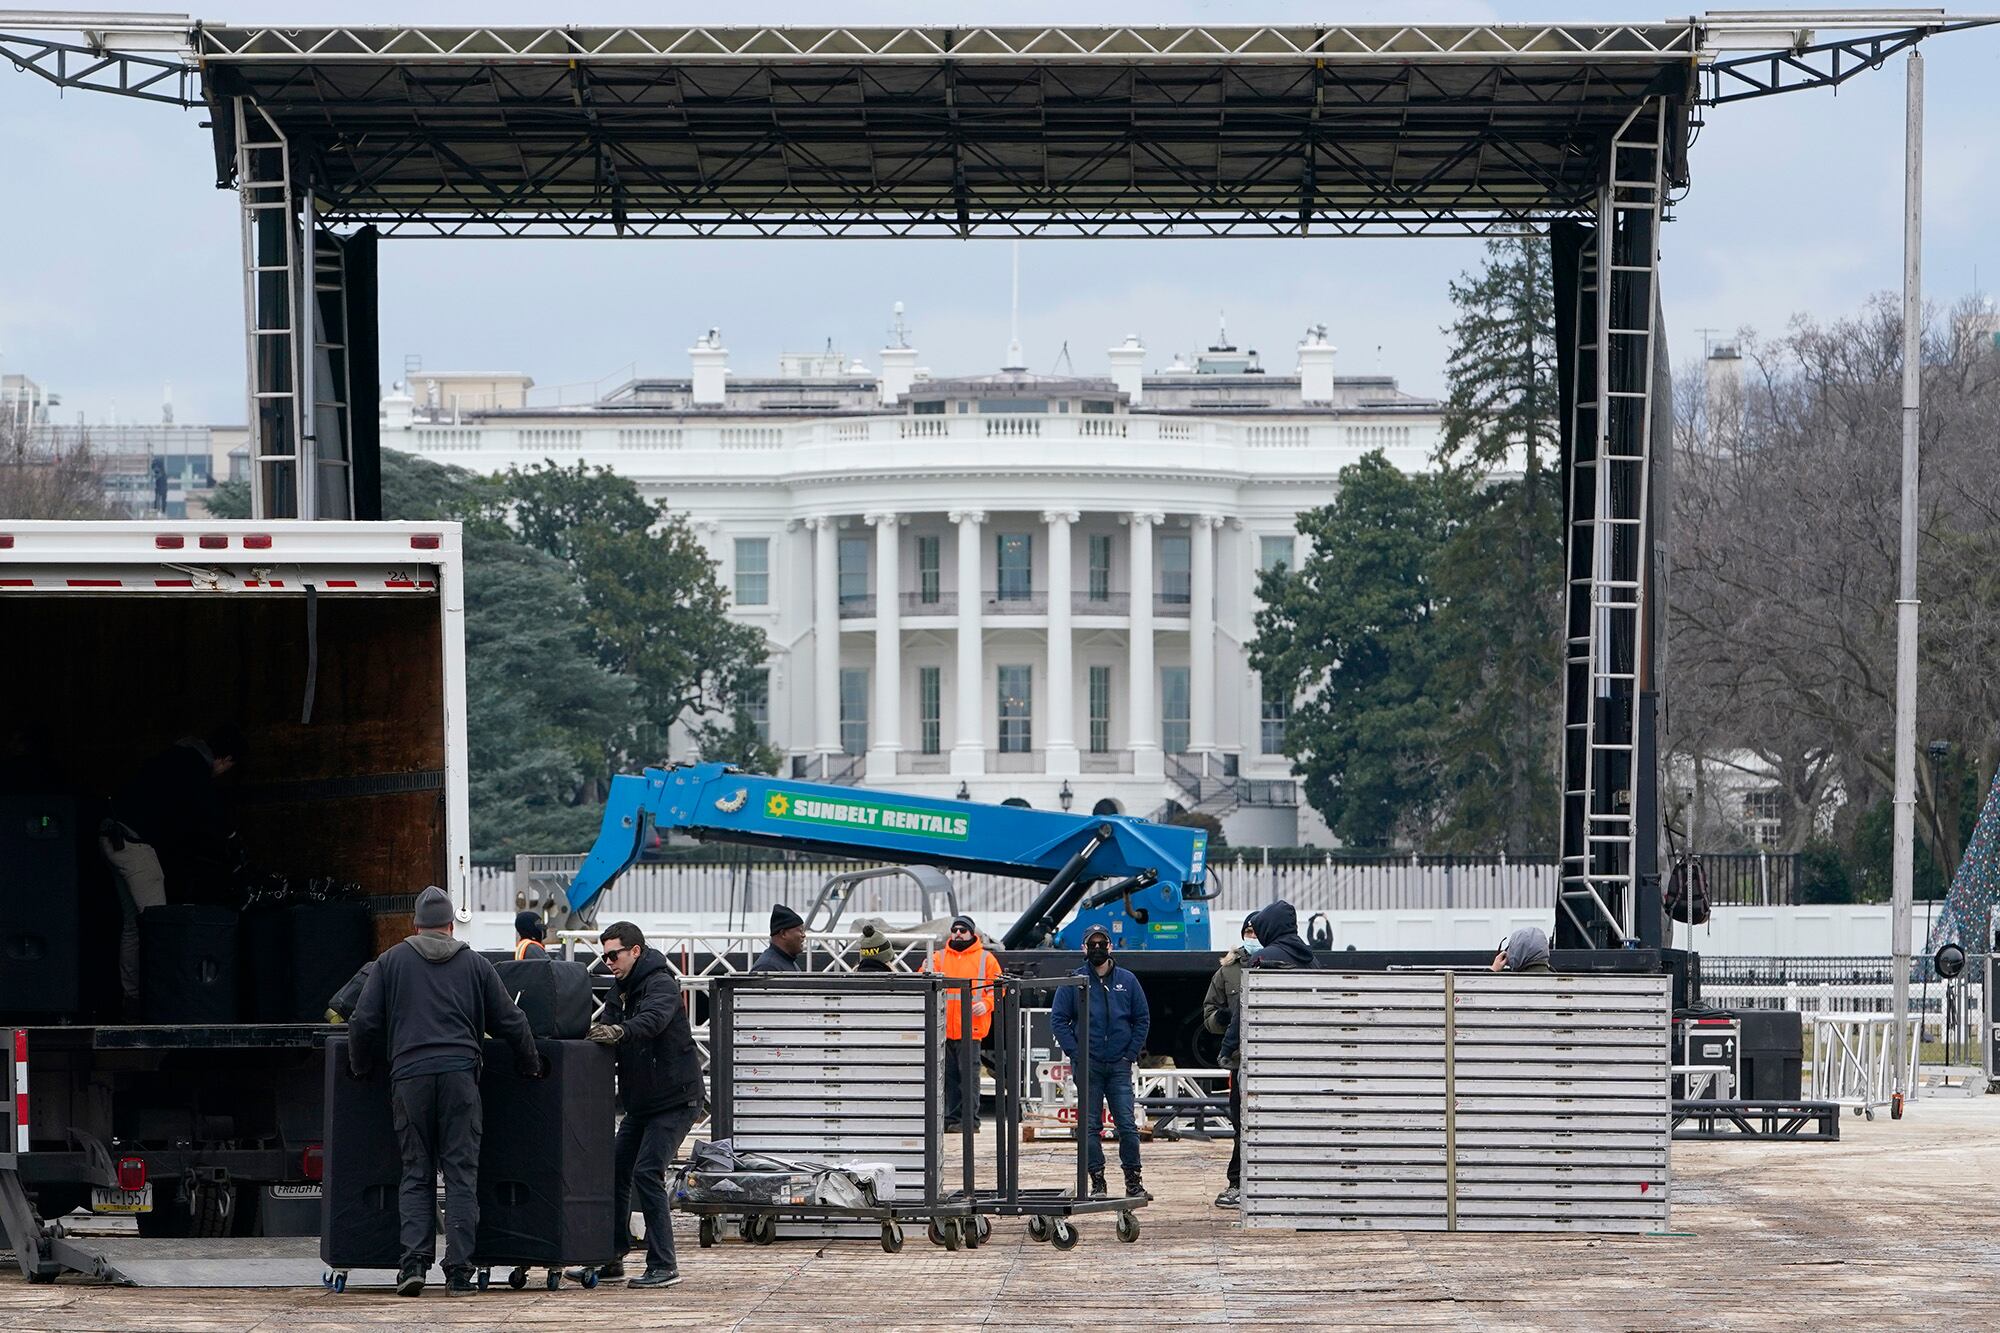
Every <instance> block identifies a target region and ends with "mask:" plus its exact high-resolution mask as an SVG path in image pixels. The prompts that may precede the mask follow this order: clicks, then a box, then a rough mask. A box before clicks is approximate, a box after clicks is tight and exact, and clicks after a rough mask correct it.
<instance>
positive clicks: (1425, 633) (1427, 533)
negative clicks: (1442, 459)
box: [1250, 451, 1465, 847]
mask: <svg viewBox="0 0 2000 1333" xmlns="http://www.w3.org/2000/svg"><path fill="white" fill-rule="evenodd" d="M1464 488H1465V483H1464V481H1463V479H1462V478H1461V477H1459V476H1458V475H1457V474H1456V473H1451V472H1447V473H1443V474H1429V475H1422V476H1405V475H1404V474H1403V473H1401V472H1399V471H1397V470H1396V468H1395V466H1394V465H1393V464H1391V463H1390V462H1389V460H1388V459H1387V458H1386V457H1384V456H1383V455H1382V454H1381V453H1380V452H1379V451H1378V452H1376V453H1371V454H1369V455H1367V456H1366V457H1364V458H1362V459H1361V460H1360V461H1359V462H1357V463H1354V464H1351V465H1350V466H1348V467H1345V468H1343V469H1341V473H1340V495H1339V498H1338V499H1336V500H1335V501H1334V502H1333V503H1332V504H1330V505H1326V506H1323V507H1322V508H1319V509H1315V510H1309V511H1307V512H1306V513H1303V514H1301V515H1299V529H1300V531H1302V532H1303V533H1304V534H1305V535H1306V536H1307V537H1308V538H1309V539H1310V540H1311V543H1312V549H1311V551H1310V553H1309V554H1308V555H1307V556H1306V558H1305V560H1304V562H1303V563H1302V564H1301V565H1300V567H1299V568H1298V569H1297V570H1296V571H1294V570H1289V569H1286V568H1283V567H1280V568H1277V569H1273V570H1271V571H1269V572H1267V573H1265V574H1264V575H1263V576H1262V578H1261V580H1260V583H1259V593H1260V595H1261V596H1262V598H1263V602H1264V605H1263V607H1262V609H1261V610H1259V611H1258V613H1257V637H1256V639H1255V640H1253V641H1252V643H1251V645H1250V662H1251V665H1252V666H1253V667H1254V668H1255V669H1256V670H1257V671H1258V672H1259V673H1260V674H1261V675H1262V676H1263V677H1264V679H1266V680H1282V681H1294V682H1297V689H1298V696H1299V700H1300V702H1299V703H1298V705H1297V706H1296V707H1295V708H1294V710H1293V712H1292V716H1291V719H1290V721H1289V723H1288V725H1287V726H1286V728H1285V752H1286V754H1288V755H1289V756H1291V758H1292V760H1293V764H1294V769H1295V771H1296V772H1297V773H1298V774H1299V775H1300V777H1301V779H1302V782H1303V787H1304V791H1305V796H1306V799H1307V800H1308V801H1309V802H1311V804H1312V806H1313V808H1314V809H1316V810H1318V811H1319V812H1320V814H1321V815H1322V816H1323V817H1324V818H1325V820H1326V822H1327V824H1328V826H1329V827H1330V828H1331V829H1332V830H1333V832H1334V833H1335V834H1336V835H1337V836H1338V837H1339V838H1340V839H1341V840H1342V841H1343V842H1346V843H1348V844H1350V845H1353V846H1363V847H1373V846H1383V845H1386V844H1389V843H1391V842H1393V841H1396V840H1400V839H1410V838H1416V837H1421V836H1423V835H1424V834H1425V833H1427V832H1428V831H1429V829H1430V828H1431V827H1432V826H1433V824H1434V822H1435V819H1436V815H1437V803H1438V798H1439V785H1438V779H1437V765H1436V763H1435V761H1434V757H1433V756H1432V754H1431V753H1430V750H1429V742H1430V740H1431V738H1432V737H1433V736H1434V734H1435V730H1436V728H1437V725H1438V722H1439V720H1440V718H1441V717H1442V715H1443V710H1444V707H1445V704H1444V703H1443V701H1442V700H1441V697H1440V695H1439V693H1438V692H1437V689H1436V677H1437V673H1438V665H1439V664H1438V637H1437V635H1436V633H1435V629H1436V619H1437V615H1438V611H1439V603H1438V598H1437V593H1436V589H1435V586H1434V581H1433V571H1434V567H1435V564H1436V561H1437V555H1438V552H1439V551H1440V550H1441V549H1442V547H1443V546H1444V544H1445V542H1446V541H1447V540H1449V538H1450V536H1451V529H1452V521H1453V520H1452V516H1453V514H1454V512H1455V511H1456V510H1457V509H1458V508H1459V507H1460V506H1461V505H1462V504H1463V501H1464Z"/></svg>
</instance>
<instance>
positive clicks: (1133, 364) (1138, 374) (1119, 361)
mask: <svg viewBox="0 0 2000 1333" xmlns="http://www.w3.org/2000/svg"><path fill="white" fill-rule="evenodd" d="M1109 355H1110V357H1111V382H1112V383H1113V384H1115V385H1117V386H1118V388H1119V391H1120V392H1122V393H1123V394H1124V395H1125V396H1126V397H1127V398H1128V399H1130V400H1131V402H1132V405H1133V406H1134V407H1137V406H1138V404H1139V397H1140V395H1141V394H1142V393H1144V392H1145V387H1146V345H1145V344H1144V343H1142V342H1140V341H1139V335H1138V334H1136V333H1128V334H1126V335H1125V341H1124V342H1123V343H1122V344H1121V345H1119V346H1117V347H1114V348H1112V349H1111V351H1110V353H1109Z"/></svg>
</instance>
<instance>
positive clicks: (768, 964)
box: [750, 903, 806, 972]
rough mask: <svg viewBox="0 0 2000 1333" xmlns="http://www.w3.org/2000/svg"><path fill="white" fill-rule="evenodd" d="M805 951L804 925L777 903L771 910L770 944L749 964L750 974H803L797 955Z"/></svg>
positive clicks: (786, 908)
mask: <svg viewBox="0 0 2000 1333" xmlns="http://www.w3.org/2000/svg"><path fill="white" fill-rule="evenodd" d="M805 951H806V923H805V922H804V921H803V920H802V919H800V917H799V914H798V913H797V912H794V911H793V910H792V909H791V908H789V907H787V906H785V905H784V904H783V903H779V904H778V905H777V906H776V907H773V908H772V909H771V943H770V944H769V946H767V947H766V948H765V950H764V952H762V953H760V954H758V955H757V961H756V962H754V963H752V964H750V970H751V971H752V972H803V971H805V969H804V968H803V967H801V966H799V955H800V954H802V953H804V952H805Z"/></svg>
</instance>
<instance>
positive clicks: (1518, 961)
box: [1492, 926, 1553, 972]
mask: <svg viewBox="0 0 2000 1333" xmlns="http://www.w3.org/2000/svg"><path fill="white" fill-rule="evenodd" d="M1492 970H1493V971H1495V972H1548V971H1552V970H1553V969H1551V968H1550V967H1549V933H1548V932H1547V931H1546V930H1543V929H1542V928H1541V927H1540V926H1523V927H1521V928H1520V929H1519V930H1517V931H1515V932H1514V933H1513V934H1511V935H1509V936H1508V937H1507V938H1506V939H1504V940H1502V941H1500V949H1499V952H1497V953H1495V954H1494V955H1493V969H1492Z"/></svg>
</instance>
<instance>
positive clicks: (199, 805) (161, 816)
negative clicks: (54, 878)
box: [98, 727, 244, 1008]
mask: <svg viewBox="0 0 2000 1333" xmlns="http://www.w3.org/2000/svg"><path fill="white" fill-rule="evenodd" d="M243 751H244V745H243V737H242V734H241V733H240V732H238V731H237V730H236V729H235V728H234V727H219V728H216V729H215V730H213V731H211V732H209V734H208V735H207V737H205V738H204V737H201V736H185V737H182V738H181V739H180V740H179V741H178V742H176V743H175V744H174V745H172V746H170V747H169V748H167V749H165V750H162V751H161V752H160V753H158V754H156V755H154V756H153V757H152V758H150V759H148V760H146V762H145V763H143V764H141V765H139V771H138V772H136V773H134V774H133V775H132V777H131V779H130V780H129V781H128V782H126V783H125V785H124V786H122V787H120V788H119V789H118V791H117V793H116V794H115V795H113V796H112V798H111V813H110V815H109V816H108V817H107V818H106V819H105V821H104V823H103V825H102V827H100V828H99V830H98V834H99V846H100V848H101V849H102V850H103V852H104V859H105V860H107V861H109V862H110V863H111V868H112V870H113V871H115V872H116V874H117V877H118V901H119V907H120V909H121V910H122V912H123V916H124V921H123V923H122V928H121V931H120V934H119V937H118V984H119V985H120V986H121V987H123V988H124V991H125V1001H126V1004H127V1006H128V1007H132V1008H136V1007H137V1005H138V1003H139V914H140V913H141V912H144V911H145V910H147V909H148V908H151V907H164V906H165V905H166V904H167V903H168V902H169V901H170V900H171V901H174V902H183V903H185V902H199V901H202V900H203V899H205V898H213V897H215V896H217V895H216V894H215V892H214V886H215V884H216V882H217V881H218V880H221V879H224V878H226V877H227V876H228V875H229V874H230V873H232V872H234V871H235V870H236V869H237V867H238V866H239V865H240V864H241V863H242V860H243V854H242V845H241V844H240V843H239V842H238V841H237V840H236V829H235V826H234V825H233V824H232V823H231V822H230V818H229V807H228V805H227V803H226V802H225V801H224V800H223V798H222V792H221V790H220V788H219V787H218V786H217V784H218V783H219V782H220V781H221V779H222V777H223V776H224V775H225V774H227V773H228V772H229V771H230V770H231V769H233V768H235V767H236V765H237V762H238V761H239V760H240V759H241V757H242V755H243Z"/></svg>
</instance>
